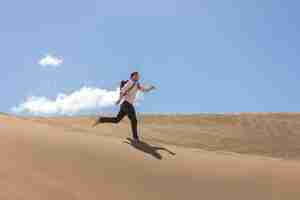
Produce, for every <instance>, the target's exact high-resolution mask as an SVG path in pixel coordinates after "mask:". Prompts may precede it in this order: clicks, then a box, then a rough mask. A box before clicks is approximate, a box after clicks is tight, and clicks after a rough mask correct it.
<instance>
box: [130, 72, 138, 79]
mask: <svg viewBox="0 0 300 200" xmlns="http://www.w3.org/2000/svg"><path fill="white" fill-rule="evenodd" d="M137 74H139V73H138V72H132V73H131V74H130V78H132V77H134V76H135V75H137Z"/></svg>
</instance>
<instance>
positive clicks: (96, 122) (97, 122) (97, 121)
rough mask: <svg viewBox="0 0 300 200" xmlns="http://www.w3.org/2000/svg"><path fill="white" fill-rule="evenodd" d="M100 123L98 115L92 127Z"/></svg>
mask: <svg viewBox="0 0 300 200" xmlns="http://www.w3.org/2000/svg"><path fill="white" fill-rule="evenodd" d="M100 123H101V117H99V118H98V119H97V120H96V121H95V123H94V124H93V125H92V127H95V126H97V125H98V124H100Z"/></svg>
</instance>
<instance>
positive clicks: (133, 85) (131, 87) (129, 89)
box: [123, 81, 137, 96]
mask: <svg viewBox="0 0 300 200" xmlns="http://www.w3.org/2000/svg"><path fill="white" fill-rule="evenodd" d="M136 84H137V82H136V81H135V82H134V83H133V84H132V86H130V88H128V89H127V90H126V91H125V92H124V95H123V96H125V95H127V94H128V93H129V92H130V91H131V90H132V89H133V88H134V87H135V86H136Z"/></svg>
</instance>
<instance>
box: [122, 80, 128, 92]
mask: <svg viewBox="0 0 300 200" xmlns="http://www.w3.org/2000/svg"><path fill="white" fill-rule="evenodd" d="M127 82H128V80H122V81H121V83H120V90H122V88H123V87H124V86H125V85H126V83H127Z"/></svg>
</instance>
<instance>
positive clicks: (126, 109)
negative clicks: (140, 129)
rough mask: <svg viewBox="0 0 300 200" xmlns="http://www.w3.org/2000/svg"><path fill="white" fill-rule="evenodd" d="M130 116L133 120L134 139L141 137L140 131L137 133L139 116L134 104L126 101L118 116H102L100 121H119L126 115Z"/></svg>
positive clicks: (131, 120)
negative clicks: (137, 116)
mask: <svg viewBox="0 0 300 200" xmlns="http://www.w3.org/2000/svg"><path fill="white" fill-rule="evenodd" d="M126 115H127V116H128V118H129V119H130V122H131V129H132V134H133V138H134V139H139V137H138V133H137V118H136V113H135V109H134V106H133V105H132V104H131V103H129V102H127V101H124V102H123V103H122V105H121V108H120V111H119V113H118V115H117V117H101V118H100V122H101V123H119V122H120V121H121V120H122V119H123V118H124V117H125V116H126Z"/></svg>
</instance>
